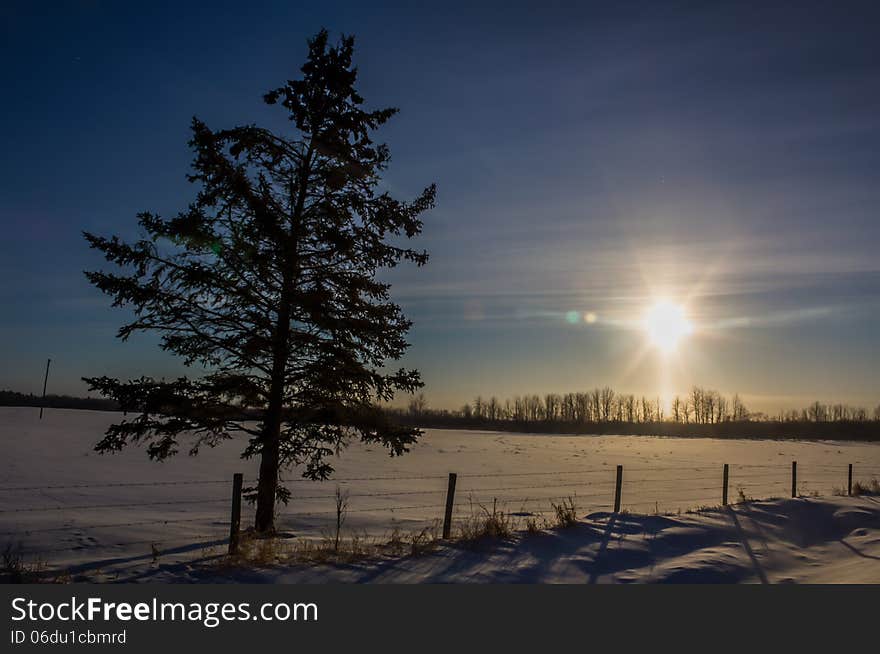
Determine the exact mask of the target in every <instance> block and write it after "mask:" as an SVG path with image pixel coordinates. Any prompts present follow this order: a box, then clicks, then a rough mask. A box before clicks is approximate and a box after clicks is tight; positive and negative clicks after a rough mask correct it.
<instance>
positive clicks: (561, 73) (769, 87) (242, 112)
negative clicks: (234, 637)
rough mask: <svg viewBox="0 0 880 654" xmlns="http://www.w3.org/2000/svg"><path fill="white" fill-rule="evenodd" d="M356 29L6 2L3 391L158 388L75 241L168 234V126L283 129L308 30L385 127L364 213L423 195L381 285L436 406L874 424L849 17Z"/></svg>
mask: <svg viewBox="0 0 880 654" xmlns="http://www.w3.org/2000/svg"><path fill="white" fill-rule="evenodd" d="M369 4H370V6H367V3H333V2H321V3H295V2H277V3H261V2H255V3H248V4H247V7H244V6H243V5H244V3H211V5H210V6H205V7H200V6H198V5H197V4H195V3H191V4H188V6H186V7H183V8H182V7H178V6H177V5H176V4H175V3H162V2H151V3H110V2H96V1H92V2H65V3H55V4H51V3H50V4H43V3H24V2H12V3H4V7H3V8H2V9H0V30H2V32H0V51H2V61H3V64H2V73H0V75H2V84H3V89H4V92H3V104H2V111H3V118H4V124H5V127H6V130H5V143H4V156H3V158H2V159H0V227H2V240H0V303H2V304H0V306H2V311H0V353H2V356H0V359H2V361H3V365H2V366H0V388H2V387H9V388H15V389H19V390H24V391H37V390H39V388H40V386H41V382H42V378H41V376H42V367H43V366H44V365H45V358H46V357H48V356H51V357H52V358H53V361H54V363H53V366H54V371H53V376H52V384H51V389H52V390H55V391H57V392H69V393H77V394H79V393H84V392H85V387H84V385H83V384H82V383H81V382H80V381H79V378H80V377H81V376H83V375H94V374H111V375H118V376H137V375H140V374H142V373H143V374H154V375H172V374H178V373H179V372H180V368H179V365H178V364H177V363H176V362H175V361H173V360H171V359H169V358H168V357H167V355H166V354H165V353H163V352H161V351H159V350H157V349H156V348H155V341H154V340H153V339H151V338H149V337H139V338H135V339H133V340H132V341H130V342H128V343H125V344H121V343H118V342H115V341H114V338H113V335H114V333H115V330H116V328H117V327H118V325H119V324H120V323H121V322H122V321H123V319H124V314H123V312H121V311H120V310H114V309H111V308H109V307H108V303H107V302H106V300H105V299H104V298H103V297H102V296H101V295H100V294H99V293H98V292H97V291H95V290H93V289H91V288H90V287H89V285H88V284H87V282H86V280H85V279H84V277H83V276H82V272H81V271H82V270H83V269H85V268H93V267H96V266H100V265H101V261H100V260H99V258H98V257H97V255H96V254H95V253H93V252H90V251H89V250H88V249H87V247H86V245H85V243H84V241H83V240H82V238H81V236H80V232H81V230H83V229H88V230H91V231H96V232H99V233H114V232H115V233H121V234H127V235H131V234H133V233H134V232H133V226H134V216H135V214H136V213H137V212H138V211H141V210H146V209H150V210H154V211H158V212H160V213H163V214H166V215H168V214H172V213H174V212H176V211H177V210H179V209H181V208H183V207H184V206H185V205H186V203H187V202H188V201H189V199H190V198H191V196H192V193H193V191H194V189H193V188H192V187H191V186H190V185H189V184H188V183H187V182H186V181H185V178H184V176H185V174H186V172H187V167H188V164H189V160H190V154H189V152H188V150H187V147H186V141H187V138H188V125H189V121H190V118H191V116H193V115H198V116H199V117H200V118H202V119H203V120H205V121H206V122H207V123H208V124H209V125H211V126H214V127H223V126H229V125H232V124H241V123H248V122H258V123H261V124H264V125H268V126H272V127H275V128H277V129H285V128H286V127H287V125H286V121H285V119H284V115H283V114H282V113H280V112H279V111H278V110H277V109H276V108H271V107H266V106H263V105H262V103H261V100H260V98H261V94H262V93H263V92H264V91H266V90H268V89H269V88H273V87H274V86H277V85H278V84H279V83H280V82H282V81H283V80H285V79H287V78H289V77H291V76H293V75H295V72H296V69H297V68H298V66H299V65H300V63H301V62H302V60H303V58H304V55H305V39H306V38H307V37H308V36H309V35H311V34H313V33H314V32H315V31H317V30H318V29H319V28H320V27H321V26H325V27H327V28H328V29H329V30H331V32H333V33H335V34H338V33H340V32H346V33H354V34H355V35H356V36H357V43H358V55H357V63H358V65H359V68H360V71H361V77H360V88H361V91H362V94H363V95H364V96H365V97H366V99H367V102H368V103H369V104H370V105H371V106H374V107H379V106H387V105H393V106H398V107H400V108H401V113H400V115H399V116H397V117H395V119H394V120H393V121H392V123H391V124H390V125H389V126H388V127H387V128H386V129H385V130H384V132H383V133H382V134H381V136H382V137H383V138H384V140H385V141H387V142H388V144H389V146H390V147H391V150H392V153H393V155H394V160H393V162H392V166H391V169H390V170H389V174H388V176H387V180H386V181H387V186H388V188H389V189H390V190H392V191H393V192H394V193H396V194H397V195H399V196H402V197H408V196H414V195H415V194H416V193H417V192H418V191H419V190H420V189H421V188H422V187H423V186H424V185H426V184H428V183H430V182H436V183H437V185H438V206H437V209H436V210H435V211H433V212H432V213H431V214H430V216H428V217H427V218H426V227H425V233H424V236H423V238H422V245H424V247H426V248H427V249H428V250H429V251H430V252H431V253H432V260H431V262H430V263H429V265H428V266H427V267H425V268H423V269H419V270H416V269H400V270H395V271H394V272H393V274H389V278H390V279H391V280H392V281H393V282H394V283H395V296H396V297H397V298H398V299H399V301H400V303H401V304H402V305H403V306H404V308H405V309H406V311H407V313H408V315H409V316H410V317H411V318H412V319H413V320H414V321H415V327H414V328H413V331H412V333H411V342H412V348H411V351H410V353H409V354H408V356H407V358H406V363H407V364H409V365H414V366H417V367H418V368H419V369H420V370H421V371H422V373H423V377H424V379H425V381H426V384H427V386H426V388H425V392H426V395H427V396H428V398H429V401H430V403H431V404H432V405H434V406H446V407H455V406H458V405H460V404H461V403H463V402H465V401H467V400H469V399H471V398H473V396H474V395H476V394H478V393H481V394H483V395H491V394H496V395H498V396H499V397H505V396H509V395H513V394H518V393H526V392H537V393H544V392H550V391H558V392H565V391H569V390H582V389H586V388H590V387H592V386H594V385H604V384H609V385H612V386H614V387H616V388H618V389H619V390H621V391H627V392H635V393H646V394H651V395H655V394H661V393H668V392H673V391H686V390H687V389H688V388H689V387H690V386H691V385H692V384H701V385H705V386H709V387H713V388H716V389H718V390H721V391H723V392H727V393H733V392H739V393H740V394H741V395H744V396H745V397H746V398H747V399H748V400H749V403H750V405H751V406H753V407H754V408H757V409H762V410H768V411H770V410H775V409H777V408H782V407H790V406H799V405H801V404H804V403H806V402H809V401H810V400H812V399H823V400H828V401H832V400H833V401H846V402H851V403H854V404H861V405H864V406H874V405H876V404H877V403H878V402H880V377H878V375H877V374H876V370H877V369H878V366H880V348H878V347H877V344H876V340H877V337H876V334H877V323H878V318H880V263H878V258H877V256H876V250H877V248H878V245H880V221H878V220H877V218H878V210H877V207H878V200H880V183H878V182H880V45H878V43H880V39H877V38H876V25H877V19H878V17H880V16H878V10H876V9H873V8H872V6H871V4H869V3H851V4H848V5H847V6H846V7H843V6H840V5H838V4H836V3H835V4H833V5H832V3H816V4H814V5H813V4H810V3H793V4H792V3H789V4H788V5H778V6H770V5H769V4H768V3H730V4H728V5H724V4H717V3H711V4H713V5H714V6H712V7H709V6H708V4H709V3H702V2H685V3H651V2H648V3H636V2H633V3H627V2H623V3H595V4H590V3H567V4H566V3H533V4H532V5H528V4H524V5H520V4H516V3H497V4H489V3H485V4H482V3H481V5H480V7H478V8H475V7H472V6H470V4H461V5H455V4H454V3H443V4H441V5H434V6H433V7H425V6H421V5H419V6H416V4H412V5H406V4H398V5H393V4H385V5H380V4H376V3H369ZM611 4H613V8H609V7H608V6H607V5H611ZM657 296H666V297H669V298H672V299H673V300H674V301H676V302H681V303H683V304H685V306H686V308H687V312H688V315H689V316H690V318H691V320H692V321H693V323H694V325H695V331H694V334H693V335H691V336H690V337H688V338H687V339H685V340H684V341H683V342H682V343H681V344H680V346H679V348H678V350H677V352H676V353H675V355H674V356H663V355H661V353H659V352H656V351H652V350H651V349H650V348H646V347H645V335H644V333H643V331H642V330H641V329H639V327H638V321H639V319H640V316H641V315H642V314H643V312H644V310H645V308H646V307H647V306H649V305H650V303H651V302H652V300H653V298H654V297H657ZM571 312H576V313H577V315H579V316H583V315H584V314H585V313H592V314H594V315H595V317H596V320H595V322H591V323H588V322H586V321H584V320H577V321H575V322H574V323H572V322H570V321H569V320H567V317H568V316H569V314H571ZM572 315H574V314H572Z"/></svg>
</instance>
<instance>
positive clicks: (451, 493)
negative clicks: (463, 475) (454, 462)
mask: <svg viewBox="0 0 880 654" xmlns="http://www.w3.org/2000/svg"><path fill="white" fill-rule="evenodd" d="M456 479H458V475H457V474H455V473H454V472H450V473H449V487H448V488H447V489H446V515H444V516H443V539H444V540H447V539H448V538H449V535H450V534H451V533H452V507H453V506H454V505H455V481H456Z"/></svg>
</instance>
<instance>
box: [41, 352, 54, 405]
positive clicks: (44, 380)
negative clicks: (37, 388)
mask: <svg viewBox="0 0 880 654" xmlns="http://www.w3.org/2000/svg"><path fill="white" fill-rule="evenodd" d="M50 363H52V359H46V376H45V377H43V399H42V400H40V420H42V419H43V408H44V407H45V406H46V384H48V383H49V364H50Z"/></svg>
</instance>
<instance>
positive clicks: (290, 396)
mask: <svg viewBox="0 0 880 654" xmlns="http://www.w3.org/2000/svg"><path fill="white" fill-rule="evenodd" d="M353 47H354V39H353V38H352V37H344V38H342V39H341V40H340V41H339V43H338V44H337V45H335V46H334V45H329V44H328V37H327V32H326V31H323V30H322V31H321V32H320V33H319V34H317V35H316V36H315V37H314V38H313V39H311V40H310V41H309V55H308V60H307V61H306V63H305V64H304V65H303V66H302V69H301V70H302V78H301V79H298V80H295V81H288V82H287V84H286V85H285V86H283V87H281V88H278V89H276V90H274V91H271V92H269V93H267V94H266V96H265V98H264V99H265V101H266V102H267V103H268V104H271V105H275V104H279V105H280V106H281V107H283V108H284V109H286V110H287V112H288V114H289V119H290V122H291V125H292V126H293V127H294V128H295V133H294V134H293V136H285V135H281V134H276V133H273V132H271V131H269V130H267V129H262V128H260V127H257V126H254V125H247V126H243V127H235V128H232V129H226V130H220V131H213V130H211V129H209V128H208V127H207V126H206V125H205V124H204V123H202V122H201V121H199V120H198V119H193V123H192V133H193V136H192V140H191V141H190V145H191V147H192V148H193V150H194V153H195V158H194V162H193V172H192V174H191V175H190V180H191V181H192V182H194V183H195V184H197V185H199V192H198V195H197V197H196V199H195V201H194V202H193V203H192V204H191V205H190V207H189V208H188V209H186V210H185V211H183V212H181V213H180V214H178V215H177V217H175V218H172V219H170V220H169V219H163V218H161V217H159V216H157V215H154V214H151V213H142V214H140V215H139V224H140V226H141V228H142V229H143V231H144V232H145V236H144V237H143V238H142V239H141V240H138V241H136V242H130V243H129V242H123V241H122V240H121V239H119V238H118V237H115V236H114V237H112V238H102V237H100V236H95V235H93V234H88V233H87V234H85V236H86V239H87V240H88V242H89V243H90V244H91V247H93V248H97V249H99V250H101V251H102V252H103V253H104V255H105V257H106V258H107V260H108V261H110V262H112V263H114V264H117V265H118V266H120V267H121V268H122V271H121V272H117V273H107V272H87V273H86V275H87V277H88V279H89V280H90V281H91V282H92V283H93V284H94V285H95V286H97V287H98V288H99V289H100V290H102V291H103V292H104V293H106V294H108V295H110V296H112V297H113V304H114V305H115V306H128V307H131V308H132V309H133V311H134V316H135V317H134V319H133V320H132V321H131V322H130V323H128V324H126V325H124V326H123V327H122V328H121V329H120V331H119V334H118V335H119V337H121V338H122V339H123V340H124V339H127V338H128V337H129V336H130V335H131V334H132V333H134V332H136V331H153V332H157V333H159V334H160V335H161V343H162V348H163V349H165V350H167V351H170V352H172V353H173V354H175V355H177V356H180V357H182V358H183V360H184V361H185V363H186V364H187V365H199V366H203V367H204V368H205V370H206V373H205V374H204V375H203V376H201V377H198V378H190V377H184V378H180V379H177V380H174V381H164V380H156V379H151V378H146V377H142V378H140V379H138V380H134V381H128V382H123V381H120V380H118V379H110V378H107V377H96V378H88V379H86V381H87V382H88V383H89V385H90V387H91V388H92V389H93V390H97V391H99V392H101V393H102V394H103V395H105V396H107V397H111V398H113V399H115V400H117V401H118V402H119V403H120V405H121V406H122V407H124V408H126V409H128V410H129V411H132V410H136V411H137V412H138V415H137V416H136V417H134V418H132V419H129V420H125V421H122V422H120V423H119V424H115V425H113V426H111V427H110V428H109V429H108V430H107V433H106V435H105V437H104V438H103V440H101V441H100V443H98V445H97V446H96V449H97V450H99V451H102V452H106V451H115V450H119V449H121V448H122V447H124V446H125V445H126V444H128V443H129V442H144V443H146V444H148V453H149V455H150V456H151V457H152V458H155V459H163V458H165V457H167V456H170V455H172V454H175V453H176V452H177V450H178V439H179V438H180V437H181V436H184V435H187V434H188V435H190V436H191V438H192V442H191V444H190V446H189V449H190V451H191V452H197V451H198V449H199V447H200V446H204V445H208V446H213V445H215V444H217V443H218V442H220V441H222V440H223V439H227V438H231V437H232V436H233V435H235V434H237V433H242V432H243V433H245V434H248V435H249V437H250V440H249V445H248V446H247V448H246V449H245V450H244V452H243V456H244V457H253V456H259V457H260V475H259V482H258V486H257V488H256V501H257V513H256V525H255V526H256V528H257V530H258V531H269V530H272V529H274V509H275V502H276V498H280V499H282V500H283V499H285V498H286V491H285V490H284V489H283V487H282V486H281V485H280V484H279V470H281V469H283V468H285V467H286V466H290V465H295V466H303V476H305V477H308V478H312V479H324V478H327V477H328V476H329V475H330V474H331V473H332V471H333V468H332V466H331V465H330V463H329V462H328V460H327V459H328V457H329V456H331V455H333V454H335V453H337V452H338V451H339V450H340V449H341V448H343V447H344V446H345V445H346V444H347V443H348V442H349V441H350V439H351V438H352V437H355V438H357V437H359V438H360V439H362V440H363V441H368V442H377V443H381V444H382V445H384V446H385V447H387V448H388V449H389V450H390V452H391V454H392V455H398V454H401V453H403V452H405V451H406V450H407V447H408V446H409V445H410V444H412V443H413V442H415V440H416V439H417V437H418V436H419V435H420V434H421V432H420V431H419V430H418V429H415V428H413V427H403V426H400V425H398V424H397V423H396V422H394V421H392V420H390V419H389V418H388V416H387V414H386V413H385V412H383V411H381V410H379V409H378V407H377V406H376V403H377V402H378V401H387V400H390V399H391V398H392V397H393V395H394V393H395V392H396V391H405V392H412V391H414V390H415V389H417V388H419V387H421V386H422V383H421V380H420V378H419V374H418V372H417V371H415V370H404V369H400V370H398V371H396V372H387V371H385V369H384V366H385V364H386V362H388V361H389V360H396V359H399V358H400V357H401V356H402V354H403V353H404V351H405V349H406V348H407V347H408V343H407V342H406V340H405V336H406V333H407V330H408V329H409V327H410V324H411V323H410V322H409V321H408V320H407V319H406V318H405V317H404V315H403V314H402V312H401V309H400V307H399V306H397V305H396V304H394V303H393V302H391V300H390V295H389V290H390V287H389V285H388V284H386V283H382V282H380V281H377V279H376V273H377V271H378V270H379V269H381V268H390V267H394V266H396V265H397V264H398V263H400V262H401V261H404V260H408V261H411V262H414V263H416V264H417V265H422V264H424V263H425V262H426V261H427V258H428V256H427V253H425V252H424V251H417V250H413V249H410V248H408V247H403V246H401V245H400V243H401V242H405V239H410V238H413V237H414V236H416V235H417V234H419V233H420V231H421V229H422V223H421V221H420V219H419V216H420V214H421V213H422V212H424V211H425V210H427V209H429V208H431V207H432V206H433V204H434V191H435V189H434V186H433V185H432V186H430V187H428V188H427V189H426V190H425V191H424V192H423V193H422V194H421V195H420V196H419V197H418V198H417V199H415V200H414V201H413V202H411V203H407V202H401V201H398V200H395V199H394V198H392V197H391V196H390V195H389V194H388V193H385V192H380V191H379V190H378V185H379V182H380V175H381V173H382V172H383V171H384V170H385V168H386V165H387V164H388V161H389V151H388V148H387V147H386V146H385V145H380V144H376V143H374V142H373V140H372V138H371V134H372V132H373V131H374V130H376V129H377V128H378V127H380V126H381V125H382V124H384V123H385V122H386V121H387V120H388V119H389V118H391V116H392V115H394V114H395V113H396V111H397V110H396V109H382V110H379V111H365V110H364V109H363V108H362V104H363V99H362V98H361V96H360V95H358V93H357V91H356V90H355V88H354V84H355V80H356V77H357V71H356V69H355V68H353V67H352V53H353ZM395 243H397V244H395ZM243 409H244V410H246V411H247V412H248V413H247V415H254V416H255V417H256V418H257V422H256V424H254V423H252V422H247V421H243V420H241V416H242V415H243V411H242V410H243ZM251 490H253V489H251Z"/></svg>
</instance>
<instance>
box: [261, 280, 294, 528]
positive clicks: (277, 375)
mask: <svg viewBox="0 0 880 654" xmlns="http://www.w3.org/2000/svg"><path fill="white" fill-rule="evenodd" d="M288 287H289V281H288V280H287V279H285V290H287V288H288ZM290 310H291V307H290V302H288V301H284V300H282V303H281V307H280V308H279V311H278V324H277V326H276V330H275V343H274V347H273V349H274V355H273V361H272V380H271V382H270V387H269V406H268V408H267V411H266V417H265V420H264V421H263V443H262V450H261V452H260V480H259V482H258V483H257V515H256V518H255V520H254V529H255V530H256V531H257V533H272V532H274V531H275V495H276V492H277V490H278V467H279V465H280V460H279V451H280V446H281V422H282V413H283V411H284V378H285V374H286V368H287V355H288V351H287V350H288V345H289V342H288V341H289V329H290Z"/></svg>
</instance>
